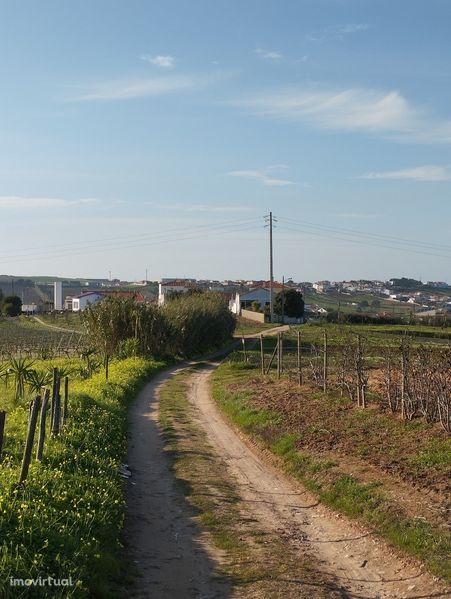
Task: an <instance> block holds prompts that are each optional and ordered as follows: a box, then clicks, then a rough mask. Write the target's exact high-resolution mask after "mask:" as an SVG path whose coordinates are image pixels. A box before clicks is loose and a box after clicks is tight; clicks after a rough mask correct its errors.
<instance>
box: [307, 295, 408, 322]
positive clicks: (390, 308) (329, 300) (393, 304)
mask: <svg viewBox="0 0 451 599" xmlns="http://www.w3.org/2000/svg"><path fill="white" fill-rule="evenodd" d="M304 300H305V303H306V304H318V305H319V306H321V307H322V308H326V310H327V309H328V308H330V309H331V310H338V308H339V307H340V311H341V312H342V313H343V314H354V313H356V312H357V307H358V304H359V302H363V301H367V302H368V303H369V307H368V308H362V311H363V313H364V314H374V313H377V312H387V313H388V314H393V315H395V316H409V315H410V314H411V313H412V312H413V311H414V306H412V305H411V304H406V303H402V302H397V301H395V300H390V299H387V298H386V297H384V296H380V295H372V294H369V293H354V294H352V295H349V294H347V293H339V292H333V293H306V294H305V296H304ZM375 300H376V301H377V302H378V306H377V307H375V306H372V305H371V304H372V302H373V301H375Z"/></svg>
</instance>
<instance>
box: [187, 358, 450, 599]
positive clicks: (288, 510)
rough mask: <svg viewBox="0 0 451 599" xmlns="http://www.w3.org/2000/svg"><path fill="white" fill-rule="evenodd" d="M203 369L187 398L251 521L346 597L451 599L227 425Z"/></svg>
mask: <svg viewBox="0 0 451 599" xmlns="http://www.w3.org/2000/svg"><path fill="white" fill-rule="evenodd" d="M214 368H215V365H209V366H207V367H206V368H205V369H204V370H203V371H201V372H199V373H196V374H194V375H193V377H192V379H191V393H190V400H191V402H192V404H193V406H194V407H195V408H196V410H195V414H196V416H197V419H198V421H199V423H200V424H201V425H202V426H203V428H204V429H205V430H206V431H207V434H208V439H209V441H210V443H211V444H212V445H213V446H214V447H215V448H216V449H217V451H218V453H219V454H220V455H221V456H222V458H223V459H225V461H226V462H227V464H228V467H229V469H230V472H231V473H232V474H233V476H234V477H235V478H237V479H238V480H239V481H240V483H241V484H240V495H241V497H242V498H243V501H245V502H250V503H252V505H253V506H254V517H255V518H256V519H258V521H259V523H260V525H261V526H262V527H264V528H266V529H271V530H272V531H277V532H278V533H279V535H281V536H283V537H284V538H285V539H286V541H287V543H288V544H289V545H290V548H291V550H294V551H299V552H300V553H302V552H303V551H305V550H307V551H308V552H309V553H310V552H311V553H312V554H313V555H315V556H316V557H317V560H318V562H319V563H320V564H321V566H322V570H323V571H324V572H327V573H330V574H331V575H334V576H335V577H336V578H338V579H339V580H340V582H341V584H342V586H343V588H344V589H345V592H346V595H347V596H350V597H361V598H363V597H365V598H371V599H373V598H374V599H376V598H380V599H395V598H396V599H398V598H399V599H401V598H404V597H405V598H407V597H408V598H411V599H413V598H417V599H418V598H420V597H421V598H423V597H424V598H426V597H428V598H432V597H446V596H451V591H450V592H446V590H445V589H444V587H443V586H442V585H441V584H439V583H437V582H435V581H434V580H433V578H432V577H431V576H429V575H428V574H427V573H424V572H423V571H422V569H421V567H419V566H418V565H417V564H414V563H413V560H412V561H411V562H410V561H408V560H407V559H403V558H401V557H400V556H399V555H398V554H397V553H396V552H395V551H393V550H392V549H391V548H389V547H388V545H387V544H385V543H384V542H382V541H381V540H378V539H376V538H374V536H372V535H371V534H370V533H368V531H365V530H364V529H363V528H362V527H360V526H357V525H355V524H354V523H351V522H350V521H349V520H347V519H344V518H341V517H339V516H337V515H336V514H334V513H332V512H331V511H330V510H328V509H327V508H325V507H324V506H322V505H320V504H318V503H317V502H316V500H315V499H314V497H313V496H311V495H310V494H309V493H308V492H307V491H305V490H304V489H302V488H300V487H299V486H298V485H296V484H295V483H293V482H291V481H289V480H288V479H287V478H286V477H284V476H283V475H281V474H280V473H278V472H276V471H275V470H274V469H273V468H272V467H271V466H269V465H268V464H267V463H266V462H265V461H264V460H263V459H262V458H261V457H260V456H259V455H258V453H257V452H256V450H255V449H254V448H252V447H251V446H249V444H248V443H245V442H244V440H243V439H242V438H241V437H240V435H239V434H237V432H236V431H235V430H233V429H232V428H231V427H230V426H229V425H228V424H227V423H226V422H225V421H224V418H223V416H222V414H221V413H220V412H219V410H218V408H217V407H216V405H215V403H214V402H213V400H212V399H211V394H210V385H209V376H210V374H211V372H212V370H213V369H214Z"/></svg>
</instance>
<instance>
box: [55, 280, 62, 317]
mask: <svg viewBox="0 0 451 599" xmlns="http://www.w3.org/2000/svg"><path fill="white" fill-rule="evenodd" d="M53 309H54V310H58V311H59V312H60V311H61V310H62V309H63V283H62V282H61V281H55V282H54V283H53Z"/></svg>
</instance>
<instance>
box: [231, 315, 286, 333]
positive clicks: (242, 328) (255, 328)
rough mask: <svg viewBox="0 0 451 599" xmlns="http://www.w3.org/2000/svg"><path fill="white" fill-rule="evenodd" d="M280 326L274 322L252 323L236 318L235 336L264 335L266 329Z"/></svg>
mask: <svg viewBox="0 0 451 599" xmlns="http://www.w3.org/2000/svg"><path fill="white" fill-rule="evenodd" d="M279 326H281V325H280V324H279V323H277V322H274V323H271V322H254V321H252V320H247V319H246V318H241V316H238V318H237V321H236V328H235V336H238V337H241V335H255V334H257V333H260V332H262V333H264V332H265V331H266V330H268V329H274V328H275V327H279Z"/></svg>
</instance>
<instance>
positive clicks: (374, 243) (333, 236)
mask: <svg viewBox="0 0 451 599" xmlns="http://www.w3.org/2000/svg"><path fill="white" fill-rule="evenodd" d="M282 228H283V230H287V231H294V232H295V233H306V234H307V235H315V236H318V237H326V238H327V239H337V240H339V241H345V242H348V243H355V244H359V245H365V246H368V245H371V246H373V247H380V248H383V249H390V250H395V251H402V252H408V253H412V254H419V255H421V256H434V257H438V258H450V257H451V256H450V255H449V254H438V253H433V252H425V251H422V250H420V249H417V250H415V249H412V248H409V247H399V246H393V245H388V244H386V243H378V242H377V241H376V240H372V239H366V240H364V239H353V238H352V237H339V236H338V235H336V234H333V233H332V232H330V231H329V230H327V229H325V230H319V231H315V230H313V231H311V230H309V229H308V228H307V227H301V226H297V228H293V227H288V226H286V225H282ZM318 229H320V227H318ZM445 251H446V250H445Z"/></svg>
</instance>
